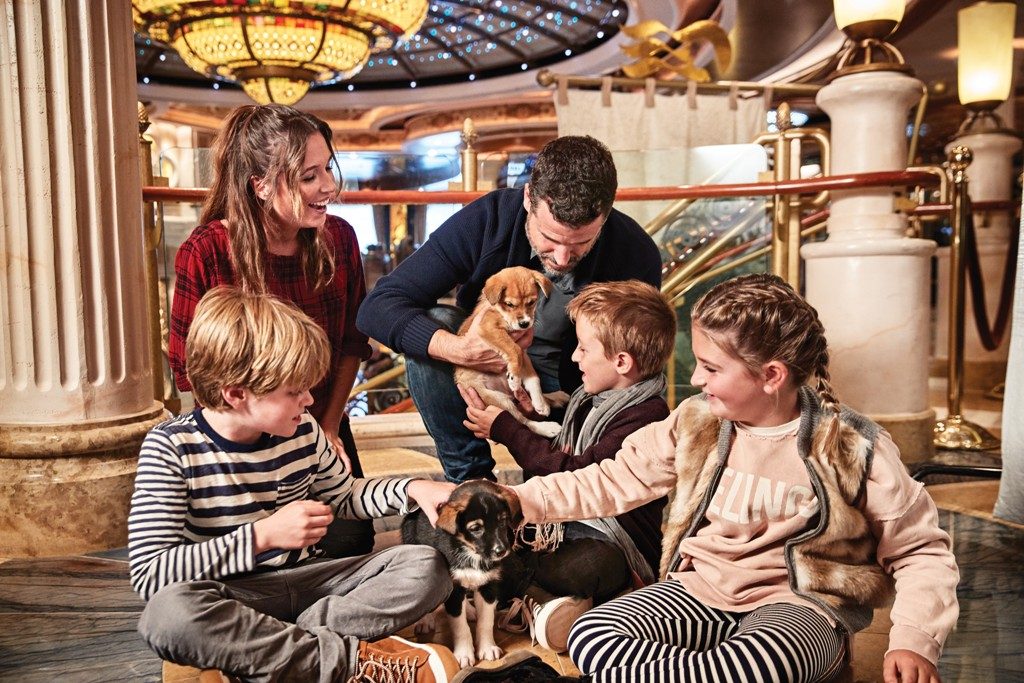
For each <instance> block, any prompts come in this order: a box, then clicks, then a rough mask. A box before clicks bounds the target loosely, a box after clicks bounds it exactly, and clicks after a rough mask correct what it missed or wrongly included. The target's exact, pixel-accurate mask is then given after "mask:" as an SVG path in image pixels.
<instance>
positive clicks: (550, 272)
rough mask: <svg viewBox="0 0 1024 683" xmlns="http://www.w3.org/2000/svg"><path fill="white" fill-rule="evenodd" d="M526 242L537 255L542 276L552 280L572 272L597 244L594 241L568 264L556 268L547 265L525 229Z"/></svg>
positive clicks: (546, 260)
mask: <svg viewBox="0 0 1024 683" xmlns="http://www.w3.org/2000/svg"><path fill="white" fill-rule="evenodd" d="M526 241H527V242H529V243H530V247H531V248H532V249H533V251H534V253H536V254H537V259H538V260H539V261H540V266H541V268H543V269H544V274H545V275H546V276H548V277H549V278H553V279H558V278H563V277H565V276H566V275H568V274H569V273H571V272H572V271H574V270H575V269H576V266H578V265H579V264H580V261H582V260H583V259H585V258H586V257H587V254H589V253H590V250H591V249H593V248H594V245H595V244H597V240H594V241H593V242H592V243H591V245H590V248H588V249H587V250H586V251H585V252H583V253H582V254H580V255H579V256H572V257H570V258H569V263H568V264H566V265H565V266H564V267H562V268H556V267H555V266H553V265H549V263H550V260H549V259H548V257H547V256H545V255H544V254H542V253H541V252H540V250H539V249H537V245H536V244H534V242H533V235H531V234H530V229H529V228H527V229H526Z"/></svg>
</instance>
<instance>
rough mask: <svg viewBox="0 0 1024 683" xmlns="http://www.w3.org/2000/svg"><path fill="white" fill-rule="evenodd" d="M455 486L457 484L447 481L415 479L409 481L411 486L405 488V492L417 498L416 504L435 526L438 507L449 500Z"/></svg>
mask: <svg viewBox="0 0 1024 683" xmlns="http://www.w3.org/2000/svg"><path fill="white" fill-rule="evenodd" d="M454 488H455V484H452V483H451V482H447V481H431V480H429V479H414V480H413V481H410V482H409V487H408V488H407V489H406V490H405V493H406V495H408V496H409V497H410V498H412V499H413V500H415V501H416V504H417V505H419V506H420V509H421V510H423V512H424V513H425V514H426V515H427V519H428V520H429V521H430V526H434V525H435V524H436V523H437V509H438V508H439V507H441V505H442V504H444V503H445V502H447V500H448V497H449V496H450V495H452V490H453V489H454Z"/></svg>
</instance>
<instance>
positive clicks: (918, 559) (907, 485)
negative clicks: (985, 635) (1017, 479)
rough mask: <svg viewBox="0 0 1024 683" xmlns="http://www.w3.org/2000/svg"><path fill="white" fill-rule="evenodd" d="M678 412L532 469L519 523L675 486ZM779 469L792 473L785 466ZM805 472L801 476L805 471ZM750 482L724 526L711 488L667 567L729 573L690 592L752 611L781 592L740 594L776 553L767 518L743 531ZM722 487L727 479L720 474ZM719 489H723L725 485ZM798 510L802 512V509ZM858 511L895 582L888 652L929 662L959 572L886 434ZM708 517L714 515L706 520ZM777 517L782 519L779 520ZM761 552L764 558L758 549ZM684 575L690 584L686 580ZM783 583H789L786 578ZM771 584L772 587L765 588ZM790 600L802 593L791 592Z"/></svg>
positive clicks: (770, 566)
mask: <svg viewBox="0 0 1024 683" xmlns="http://www.w3.org/2000/svg"><path fill="white" fill-rule="evenodd" d="M679 413H680V411H679V410H678V409H677V410H676V411H673V413H672V415H670V416H669V417H668V418H667V419H666V420H663V421H661V422H658V423H655V424H652V425H650V426H648V427H645V428H643V429H641V430H639V431H637V432H635V433H634V434H633V435H632V436H630V437H628V438H627V439H626V441H625V442H624V443H623V446H622V449H621V450H620V451H619V452H618V454H617V455H616V456H615V457H614V458H611V459H608V460H604V461H602V462H600V463H597V464H595V465H591V466H590V467H586V468H584V469H580V470H575V471H572V472H560V473H556V474H551V475H548V476H545V477H537V478H534V479H531V480H529V481H528V482H526V483H525V484H522V485H519V486H516V487H515V491H516V492H517V493H518V494H519V497H520V499H521V501H522V507H523V515H524V517H525V519H526V521H528V522H555V521H567V520H572V519H588V518H591V517H603V516H607V515H617V514H621V513H623V512H625V511H627V510H630V509H632V508H634V507H636V506H638V505H642V504H643V503H645V502H647V501H650V500H653V499H655V498H659V497H661V496H664V495H667V494H669V493H671V492H672V491H673V490H674V489H675V485H676V466H675V457H676V449H675V444H676V434H677V433H678V431H679V430H680V429H685V425H682V424H680V423H679V417H678V416H679ZM737 441H739V442H740V443H742V437H739V438H738V439H737V440H734V442H733V449H735V448H736V443H737ZM746 450H747V448H744V451H746ZM754 450H757V449H754ZM787 450H788V449H787V448H786V447H785V446H784V445H783V444H780V448H779V450H778V451H777V453H778V455H779V456H781V457H785V456H784V453H785V452H786V451H787ZM734 455H738V456H740V458H741V459H742V460H743V461H744V462H746V460H747V458H745V457H743V455H742V454H734V453H733V451H732V450H731V451H730V455H729V462H730V465H731V464H732V462H733V456H734ZM773 457H774V456H773ZM797 457H799V456H797ZM771 467H772V465H769V467H768V469H767V470H766V471H769V472H770V471H771ZM786 471H787V472H791V473H792V472H793V470H792V469H791V468H786ZM791 476H795V475H791ZM803 476H804V477H806V476H807V475H806V469H805V470H804V474H803ZM755 484H756V481H752V482H751V487H752V488H751V491H752V494H751V496H750V497H749V498H748V497H746V496H744V499H745V510H744V511H743V512H741V511H740V510H739V508H738V507H736V501H735V500H733V501H732V507H731V508H728V506H727V509H730V513H729V516H730V519H729V520H726V521H730V522H731V523H732V517H735V523H736V524H738V523H739V520H740V519H741V518H742V515H743V514H745V515H746V519H747V522H746V524H745V525H743V528H742V529H740V528H730V529H726V528H725V527H723V526H722V525H721V521H722V520H721V517H722V511H723V507H722V505H723V504H724V503H725V499H724V498H721V497H720V495H721V493H720V492H719V491H716V492H715V494H714V495H713V497H712V505H711V506H710V507H709V510H708V515H706V516H705V519H704V522H703V524H709V527H705V528H711V530H712V532H715V531H716V530H717V532H716V533H710V534H709V533H704V534H702V533H701V532H702V531H704V530H705V528H701V529H699V530H698V532H697V533H696V534H695V535H693V536H691V537H690V538H688V539H685V540H684V541H683V543H682V544H681V545H680V551H681V552H683V553H684V555H683V564H682V565H681V568H683V571H682V572H676V573H673V574H671V575H670V578H671V579H674V580H680V578H681V575H685V574H686V573H687V571H695V572H696V575H695V577H694V579H693V582H692V583H691V585H697V583H699V582H700V581H704V582H707V581H708V580H709V579H714V577H715V576H716V575H723V576H728V583H727V584H725V585H724V586H723V585H719V586H718V587H717V590H718V591H719V595H717V596H713V597H709V596H710V593H709V592H708V591H706V590H702V589H700V588H698V590H697V596H698V597H699V598H702V599H708V600H709V602H710V604H712V606H717V607H720V608H722V609H731V610H735V611H746V610H749V609H752V607H750V606H749V605H760V604H765V602H764V601H763V600H762V599H761V598H767V602H772V601H779V600H780V599H781V600H787V598H786V597H782V593H781V592H780V591H779V590H778V589H777V587H778V584H779V579H780V578H782V577H780V576H778V575H777V574H776V575H775V578H773V579H772V581H771V582H772V584H773V586H775V587H776V588H770V590H769V591H768V593H766V594H764V595H760V594H749V593H747V592H746V591H748V590H749V588H750V586H751V581H754V582H756V581H757V578H756V576H757V575H758V574H759V573H761V572H767V573H763V574H761V575H762V576H770V575H771V573H772V572H773V571H777V569H778V565H777V561H778V560H777V559H772V555H773V554H774V553H775V552H776V547H777V546H778V544H779V543H780V542H782V541H784V539H778V538H770V539H768V540H765V539H759V538H758V534H759V533H761V531H764V532H769V533H770V530H771V529H772V528H773V525H772V524H768V525H767V526H766V527H765V528H764V529H761V530H760V531H759V530H758V529H757V528H755V529H754V530H753V533H750V530H749V528H748V527H750V526H751V525H752V526H754V527H757V526H758V525H761V524H762V522H761V521H753V520H754V518H755V505H754V502H755V500H757V501H758V502H757V505H758V506H764V505H766V504H768V505H770V503H766V501H765V500H764V495H762V497H761V498H759V499H758V498H757V497H756V496H755V495H754V494H755V493H756V492H757V488H756V486H755ZM789 484H791V485H795V486H800V485H803V482H802V481H795V480H794V481H790V482H789ZM720 486H729V483H728V482H726V481H725V477H724V476H723V481H722V482H721V483H720ZM745 489H746V483H745V482H744V483H743V485H742V486H741V488H740V489H739V490H738V493H737V494H736V495H743V493H742V492H743V491H744V490H745ZM762 491H763V489H762ZM724 495H725V496H726V497H727V496H728V491H726V492H725V493H724ZM785 495H789V494H785ZM716 503H717V504H718V506H717V509H718V510H719V513H718V517H719V519H718V522H717V526H716V520H715V518H714V512H713V509H716V508H715V505H716ZM815 504H816V503H815V502H814V501H811V500H809V499H805V500H802V501H801V502H800V505H804V506H806V505H815ZM798 507H799V506H798ZM762 509H763V508H762ZM800 509H803V510H804V511H807V509H806V507H804V508H800ZM861 510H862V512H863V514H864V515H865V517H866V519H867V520H868V522H869V524H870V525H871V531H872V534H873V535H874V537H875V538H876V539H877V542H878V548H877V560H878V563H879V564H880V565H881V566H882V568H883V569H884V570H885V571H886V572H888V573H890V574H891V575H892V576H893V577H894V579H895V582H896V598H895V601H894V604H893V607H892V611H891V618H892V622H893V626H892V629H891V630H890V632H889V650H897V649H906V650H912V651H914V652H916V653H918V654H920V655H921V656H923V657H925V658H926V659H928V660H930V661H931V662H933V663H934V662H937V661H938V658H939V654H940V653H941V649H942V643H943V642H944V641H945V639H946V636H947V635H948V634H949V632H950V631H951V630H952V628H953V626H954V625H955V624H956V619H957V616H958V613H959V610H958V606H957V600H956V585H957V582H958V581H959V573H958V571H957V568H956V562H955V559H954V558H953V555H952V553H951V552H950V550H949V536H948V535H947V534H946V533H945V532H944V531H942V529H940V528H939V526H938V512H937V510H936V508H935V505H934V503H933V502H932V500H931V498H930V497H929V496H928V494H927V493H926V492H925V491H924V486H923V485H922V484H921V483H919V482H915V481H914V480H913V479H911V478H910V476H909V475H908V474H907V471H906V468H905V467H904V466H903V463H902V462H901V461H900V458H899V451H898V449H897V448H896V445H895V444H894V443H893V442H892V439H891V438H890V437H889V435H888V434H887V433H885V432H882V433H881V434H880V435H879V436H878V439H877V440H876V442H875V448H874V462H873V465H872V468H871V473H870V476H869V478H868V481H867V484H866V494H865V496H864V497H863V501H862V503H861ZM797 514H798V515H799V512H797ZM709 516H711V517H712V519H710V520H709V519H708V517H709ZM762 520H763V515H762ZM776 521H778V522H779V523H782V524H785V522H784V521H782V520H776ZM800 528H803V525H800ZM723 532H724V534H731V533H738V534H740V539H741V540H740V541H739V543H740V544H741V545H743V546H746V549H747V550H751V551H756V552H744V548H743V547H740V548H735V547H731V546H729V545H727V543H726V541H725V538H724V536H723ZM714 536H717V538H714ZM717 544H721V545H720V546H719V545H717ZM758 553H761V554H764V557H759V556H758ZM730 563H731V564H730ZM784 566H785V565H783V567H784ZM786 578H787V579H788V576H787V577H786ZM683 581H684V583H687V580H686V579H683ZM787 584H788V581H787ZM784 590H788V585H787V587H786V589H784ZM772 591H775V592H774V594H771V595H769V593H771V592H772ZM789 592H790V594H791V591H789ZM793 598H795V599H797V600H801V601H802V599H800V598H799V597H798V596H795V595H794V596H793ZM787 601H788V600H787Z"/></svg>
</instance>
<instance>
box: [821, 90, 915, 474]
mask: <svg viewBox="0 0 1024 683" xmlns="http://www.w3.org/2000/svg"><path fill="white" fill-rule="evenodd" d="M920 96H921V82H920V81H918V80H917V79H915V78H911V77H909V76H906V75H904V74H901V73H897V72H892V71H877V72H868V73H860V74H851V75H848V76H842V77H840V78H837V79H835V80H834V81H833V82H832V83H830V84H829V85H827V86H825V87H824V88H822V89H821V90H820V91H819V93H818V96H817V103H818V106H820V107H821V108H822V109H823V110H824V111H825V112H826V113H827V114H828V115H829V117H830V118H831V120H832V136H831V143H832V169H831V171H832V173H833V174H834V175H840V174H846V173H866V172H871V171H894V170H902V169H905V168H906V166H907V133H906V126H907V111H908V109H910V107H911V106H912V105H914V104H915V103H916V102H917V101H918V99H919V97H920ZM893 197H894V190H893V189H892V188H885V187H883V188H877V189H860V190H849V191H842V192H839V191H836V192H833V193H832V207H831V214H830V217H829V220H828V232H829V237H828V240H827V241H825V242H818V243H812V244H807V245H804V247H803V248H802V249H801V255H802V256H803V258H804V259H805V267H806V288H807V289H806V294H807V300H808V301H809V302H810V303H811V304H812V305H813V306H814V307H815V308H817V310H818V313H819V315H820V316H821V320H822V323H823V324H824V326H825V331H826V334H827V336H828V341H829V347H830V349H831V374H832V380H833V384H834V385H835V388H836V391H837V393H838V395H839V398H840V400H841V401H843V402H844V403H846V404H848V405H849V406H851V407H852V408H854V409H855V410H857V411H860V412H862V413H864V414H866V415H868V416H870V417H872V418H873V419H875V420H877V421H878V422H880V423H881V424H882V425H883V426H884V427H886V428H887V429H888V430H889V431H890V432H891V433H892V435H893V437H894V439H895V440H896V442H897V444H898V445H899V446H900V449H901V451H902V454H903V457H904V459H905V460H906V461H908V462H909V461H917V460H924V459H927V458H929V457H930V456H931V454H932V453H933V452H934V450H933V447H932V445H931V439H932V426H933V422H934V420H935V413H934V411H933V410H931V409H930V408H929V405H928V403H929V401H928V354H927V350H928V340H929V322H930V321H929V302H928V294H929V279H930V269H929V260H930V258H931V256H932V253H933V252H934V251H935V244H934V242H932V241H930V240H922V239H910V238H907V237H906V236H905V230H906V217H905V216H904V215H903V214H900V213H897V212H896V211H895V210H894V208H893Z"/></svg>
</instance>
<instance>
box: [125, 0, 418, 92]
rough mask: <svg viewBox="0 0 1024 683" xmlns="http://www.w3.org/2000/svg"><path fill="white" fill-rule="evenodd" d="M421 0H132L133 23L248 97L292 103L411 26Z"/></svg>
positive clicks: (347, 72) (353, 70)
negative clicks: (235, 83) (234, 86)
mask: <svg viewBox="0 0 1024 683" xmlns="http://www.w3.org/2000/svg"><path fill="white" fill-rule="evenodd" d="M427 5H428V0H321V1H319V2H295V1H292V0H185V1H184V2H171V1H169V0H132V13H133V15H134V19H135V29H136V30H137V31H138V32H140V33H143V34H146V35H148V36H150V37H151V38H153V39H154V40H157V41H160V42H162V43H166V44H168V45H170V46H171V47H173V48H174V49H175V50H176V51H177V52H178V54H179V55H181V58H182V60H184V62H185V63H186V64H188V66H189V67H190V68H192V69H193V70H195V71H198V72H199V73H201V74H204V75H206V76H209V77H211V78H219V79H224V80H229V81H234V82H237V83H239V84H240V85H241V86H242V88H243V89H244V90H245V92H246V94H247V95H249V97H251V98H252V99H254V100H255V101H257V102H259V103H261V104H266V103H268V102H278V103H280V104H294V103H295V102H298V101H299V100H300V99H302V97H303V96H304V95H305V94H306V92H307V91H308V90H309V88H310V86H311V85H323V84H327V83H333V82H335V81H338V80H340V79H345V78H351V77H352V76H354V75H355V74H357V73H358V72H359V70H360V69H362V68H363V65H364V64H366V60H367V59H368V58H369V56H370V53H371V52H377V51H379V50H386V49H388V48H390V47H392V46H394V45H395V43H396V42H398V41H400V40H404V39H407V38H409V37H411V36H412V35H413V34H415V33H416V31H417V30H419V27H420V25H421V24H422V23H423V20H424V18H426V16H427Z"/></svg>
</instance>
